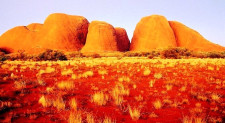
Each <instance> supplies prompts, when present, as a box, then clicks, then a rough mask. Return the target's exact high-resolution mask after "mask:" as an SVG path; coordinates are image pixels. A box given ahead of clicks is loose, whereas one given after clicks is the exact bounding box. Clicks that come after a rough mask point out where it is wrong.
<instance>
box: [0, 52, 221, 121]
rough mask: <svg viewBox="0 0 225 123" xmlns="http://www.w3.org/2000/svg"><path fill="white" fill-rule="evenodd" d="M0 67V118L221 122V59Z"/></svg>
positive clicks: (79, 59)
mask: <svg viewBox="0 0 225 123" xmlns="http://www.w3.org/2000/svg"><path fill="white" fill-rule="evenodd" d="M168 52H169V51H168ZM168 52H167V51H166V52H164V53H165V54H168ZM182 52H184V53H181V54H185V53H186V51H182ZM175 53H177V52H175ZM125 54H126V53H125ZM154 54H157V53H156V52H155V53H154ZM172 54H174V52H172ZM177 54H178V55H181V54H180V51H179V52H178V53H177ZM123 55H124V54H123ZM148 55H149V54H148ZM158 55H161V54H158ZM96 57H97V56H96ZM166 57H170V58H178V57H175V56H173V55H168V56H167V55H166ZM54 60H58V59H54ZM0 68H1V69H0V88H1V89H0V122H70V123H81V122H87V123H94V122H101V123H114V122H183V123H191V122H196V123H204V122H225V119H224V117H225V92H224V90H225V76H224V75H225V60H224V59H149V58H148V57H122V58H119V59H118V57H102V56H100V57H98V58H92V57H76V58H73V60H68V61H10V60H6V61H4V62H2V63H0Z"/></svg>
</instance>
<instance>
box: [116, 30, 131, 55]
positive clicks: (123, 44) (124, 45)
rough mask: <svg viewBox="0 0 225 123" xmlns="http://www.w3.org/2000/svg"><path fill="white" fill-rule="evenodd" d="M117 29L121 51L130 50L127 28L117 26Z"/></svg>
mask: <svg viewBox="0 0 225 123" xmlns="http://www.w3.org/2000/svg"><path fill="white" fill-rule="evenodd" d="M115 30H116V37H117V45H118V48H119V51H122V52H123V51H128V50H129V47H130V40H129V38H128V36H127V32H126V30H125V29H124V28H120V27H116V28H115Z"/></svg>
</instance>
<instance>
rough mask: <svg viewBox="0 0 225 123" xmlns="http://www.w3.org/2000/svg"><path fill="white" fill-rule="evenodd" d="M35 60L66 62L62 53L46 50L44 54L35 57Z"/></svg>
mask: <svg viewBox="0 0 225 123" xmlns="http://www.w3.org/2000/svg"><path fill="white" fill-rule="evenodd" d="M37 60H38V61H40V60H45V61H46V60H49V61H57V60H67V57H66V55H65V54H64V53H63V52H60V51H56V50H50V49H47V50H46V51H45V52H43V53H41V54H39V55H38V56H37Z"/></svg>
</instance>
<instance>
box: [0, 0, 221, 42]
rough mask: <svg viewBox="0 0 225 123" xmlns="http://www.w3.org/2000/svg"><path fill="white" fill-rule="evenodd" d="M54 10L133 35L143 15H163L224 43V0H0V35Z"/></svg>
mask: <svg viewBox="0 0 225 123" xmlns="http://www.w3.org/2000/svg"><path fill="white" fill-rule="evenodd" d="M51 13H66V14H70V15H81V16H84V17H85V18H87V19H88V21H89V22H91V21H93V20H100V21H106V22H108V23H110V24H112V25H113V26H114V27H123V28H125V29H126V31H127V34H128V37H129V38H130V39H131V38H132V36H133V32H134V29H135V27H136V24H137V23H138V22H139V21H140V19H141V18H142V17H144V16H149V15H153V14H158V15H163V16H165V17H166V18H167V19H168V20H175V21H179V22H181V23H183V24H185V25H186V26H188V27H190V28H192V29H194V30H196V31H198V32H199V33H200V34H201V35H203V36H204V37H205V38H206V39H208V40H210V41H212V42H214V43H217V44H220V45H222V46H225V0H0V35H2V34H3V33H4V32H6V31H7V30H9V29H11V28H13V27H15V26H21V25H28V24H30V23H43V22H44V20H45V18H46V17H47V16H48V15H49V14H51Z"/></svg>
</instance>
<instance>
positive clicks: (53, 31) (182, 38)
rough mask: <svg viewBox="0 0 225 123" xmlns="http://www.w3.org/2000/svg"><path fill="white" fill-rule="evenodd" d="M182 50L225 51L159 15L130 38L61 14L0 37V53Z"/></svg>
mask: <svg viewBox="0 0 225 123" xmlns="http://www.w3.org/2000/svg"><path fill="white" fill-rule="evenodd" d="M168 47H185V48H187V49H190V50H194V51H225V47H222V46H219V45H217V44H214V43H211V42H210V41H208V40H206V39H205V38H204V37H203V36H201V35H200V34H199V33H198V32H196V31H195V30H193V29H190V28H188V27H187V26H185V25H183V24H181V23H179V22H175V21H169V22H168V21H167V19H166V18H165V17H163V16H160V15H152V16H147V17H144V18H142V19H141V20H140V22H139V23H138V24H137V26H136V29H135V31H134V35H133V38H132V42H131V44H130V41H129V39H128V36H127V33H126V30H125V29H123V28H119V27H117V28H114V27H113V26H112V25H110V24H108V23H106V22H102V21H93V22H92V23H91V24H90V25H89V22H88V20H87V19H86V18H84V17H82V16H72V15H66V14H61V13H55V14H51V15H49V16H48V17H47V18H46V20H45V22H44V24H39V23H32V24H30V25H28V26H18V27H15V28H13V29H10V30H8V31H7V32H5V33H4V34H3V35H1V37H0V51H4V52H7V53H11V52H18V51H25V52H27V53H30V54H37V53H40V52H43V51H45V50H46V49H53V50H62V51H80V50H81V52H86V53H87V52H90V53H101V52H112V51H128V50H130V51H138V52H148V51H151V50H154V49H157V48H168Z"/></svg>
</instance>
